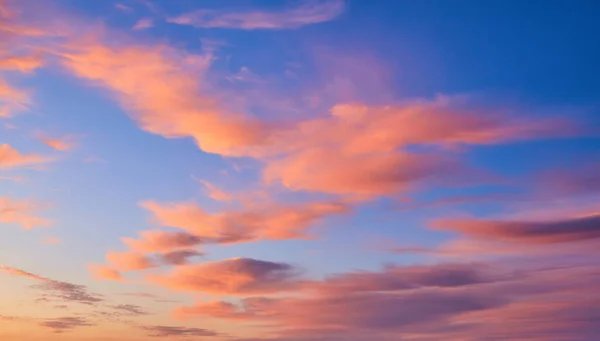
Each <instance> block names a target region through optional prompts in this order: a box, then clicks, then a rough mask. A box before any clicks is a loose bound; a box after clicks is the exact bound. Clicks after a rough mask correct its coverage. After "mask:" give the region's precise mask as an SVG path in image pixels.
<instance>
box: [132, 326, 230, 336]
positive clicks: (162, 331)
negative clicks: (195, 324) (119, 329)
mask: <svg viewBox="0 0 600 341" xmlns="http://www.w3.org/2000/svg"><path fill="white" fill-rule="evenodd" d="M141 328H142V329H143V330H145V331H146V332H148V336H151V337H181V336H200V337H201V336H218V335H219V334H218V333H216V332H214V331H212V330H208V329H202V328H186V327H172V326H144V327H141Z"/></svg>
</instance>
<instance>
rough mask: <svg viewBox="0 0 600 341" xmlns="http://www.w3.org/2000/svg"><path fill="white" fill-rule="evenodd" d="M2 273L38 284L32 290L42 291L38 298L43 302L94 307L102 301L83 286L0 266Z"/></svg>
mask: <svg viewBox="0 0 600 341" xmlns="http://www.w3.org/2000/svg"><path fill="white" fill-rule="evenodd" d="M2 272H4V273H7V274H9V275H13V276H19V277H25V278H29V279H32V280H35V281H37V282H38V283H37V284H34V285H33V286H32V288H34V289H38V290H41V291H43V294H42V295H41V296H40V298H41V299H43V300H49V301H52V300H56V301H63V302H76V303H82V304H86V305H94V304H97V303H100V302H103V301H104V297H103V296H102V295H99V294H96V293H91V292H89V290H88V288H87V287H86V286H84V285H79V284H73V283H69V282H63V281H57V280H54V279H51V278H47V277H43V276H39V275H36V274H33V273H30V272H27V271H24V270H21V269H18V268H14V267H10V266H0V273H2Z"/></svg>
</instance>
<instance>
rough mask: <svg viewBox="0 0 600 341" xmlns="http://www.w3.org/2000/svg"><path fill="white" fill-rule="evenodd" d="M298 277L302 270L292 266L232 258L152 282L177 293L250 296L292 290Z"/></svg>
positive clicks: (182, 268) (190, 267)
mask: <svg viewBox="0 0 600 341" xmlns="http://www.w3.org/2000/svg"><path fill="white" fill-rule="evenodd" d="M297 276H298V270H297V269H295V268H294V267H293V266H291V265H289V264H284V263H274V262H267V261H260V260H255V259H251V258H230V259H226V260H223V261H214V262H205V263H200V264H194V265H183V266H180V267H177V268H175V269H174V270H173V271H172V272H171V273H168V274H166V275H160V276H153V277H150V278H149V280H150V281H151V282H153V283H156V284H159V285H161V286H164V287H167V288H171V289H175V290H183V291H196V292H203V293H212V294H222V295H248V294H270V293H277V292H281V291H289V290H290V289H292V288H293V287H294V285H295V279H296V277H297Z"/></svg>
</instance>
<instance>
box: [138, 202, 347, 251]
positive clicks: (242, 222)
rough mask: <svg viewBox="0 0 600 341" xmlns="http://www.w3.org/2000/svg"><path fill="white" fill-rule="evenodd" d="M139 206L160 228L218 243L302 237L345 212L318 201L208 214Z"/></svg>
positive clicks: (190, 207) (182, 206)
mask: <svg viewBox="0 0 600 341" xmlns="http://www.w3.org/2000/svg"><path fill="white" fill-rule="evenodd" d="M141 206H142V207H143V208H145V209H146V210H148V211H150V212H151V213H152V214H153V220H154V221H155V222H156V223H158V224H160V225H162V226H168V227H177V228H180V229H183V230H186V231H188V232H190V233H192V234H194V235H197V236H200V237H201V238H209V239H211V238H213V239H214V240H215V242H218V243H235V242H243V241H250V240H257V239H271V240H283V239H297V238H306V230H307V229H308V228H309V227H311V226H312V225H313V224H315V223H317V222H318V221H320V220H321V219H323V218H325V217H326V216H329V215H333V214H342V213H346V212H348V210H349V209H348V207H347V205H345V204H341V203H318V202H317V203H307V204H298V205H288V206H283V205H273V204H270V205H269V204H267V205H265V206H264V207H260V206H259V207H250V208H245V209H242V210H234V211H225V212H220V213H212V214H211V213H208V212H206V211H204V210H203V209H202V208H200V207H198V206H197V205H196V204H194V203H191V202H188V203H185V202H183V203H171V204H161V203H157V202H153V201H146V202H143V203H141Z"/></svg>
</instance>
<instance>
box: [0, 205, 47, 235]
mask: <svg viewBox="0 0 600 341" xmlns="http://www.w3.org/2000/svg"><path fill="white" fill-rule="evenodd" d="M41 208H43V206H42V205H41V204H40V203H37V202H34V201H30V200H16V199H12V198H10V197H0V223H4V224H17V225H21V226H22V227H23V228H24V229H26V230H28V229H31V228H34V227H39V226H48V225H49V224H50V221H49V220H47V219H44V218H40V217H38V216H36V212H37V211H39V210H40V209H41Z"/></svg>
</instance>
